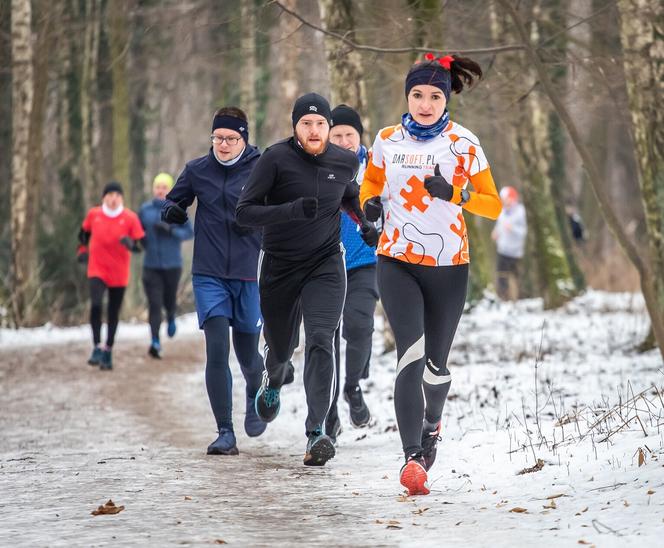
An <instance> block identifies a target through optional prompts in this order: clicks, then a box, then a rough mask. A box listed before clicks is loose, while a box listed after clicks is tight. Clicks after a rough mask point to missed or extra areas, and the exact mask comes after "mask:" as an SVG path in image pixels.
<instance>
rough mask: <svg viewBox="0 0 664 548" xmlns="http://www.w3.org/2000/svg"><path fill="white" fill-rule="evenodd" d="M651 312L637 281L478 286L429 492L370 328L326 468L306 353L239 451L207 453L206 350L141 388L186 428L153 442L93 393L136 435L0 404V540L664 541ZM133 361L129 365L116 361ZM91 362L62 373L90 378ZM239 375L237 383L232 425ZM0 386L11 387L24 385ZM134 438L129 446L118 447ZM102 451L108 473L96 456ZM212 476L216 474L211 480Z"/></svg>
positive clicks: (84, 334)
mask: <svg viewBox="0 0 664 548" xmlns="http://www.w3.org/2000/svg"><path fill="white" fill-rule="evenodd" d="M180 325H181V328H182V329H181V334H183V333H186V332H190V333H193V332H196V325H195V319H193V318H191V317H189V318H181V322H180ZM647 328H648V319H647V316H646V314H645V312H644V305H643V301H642V299H641V298H640V296H636V295H631V294H608V293H602V292H595V291H590V292H588V293H586V294H585V295H583V296H581V297H579V298H577V299H575V300H574V301H572V302H571V303H569V304H568V305H567V306H565V307H563V308H562V309H560V310H556V311H543V310H542V305H541V302H540V301H538V300H527V301H520V302H517V303H496V302H493V301H491V300H486V301H483V302H481V303H480V304H479V305H478V306H476V307H475V308H474V309H473V310H472V311H469V312H468V313H466V314H464V316H463V318H462V321H461V325H460V327H459V331H458V334H457V337H456V341H455V345H454V347H453V350H452V353H451V355H450V369H451V371H452V379H453V380H452V389H451V392H450V398H449V401H448V403H447V405H446V407H445V412H444V419H443V441H442V442H441V444H440V449H439V452H438V460H437V462H436V464H435V466H434V467H433V469H432V470H431V471H430V474H429V478H430V483H431V488H432V492H431V495H429V496H426V497H406V496H404V495H403V493H402V489H401V486H400V485H399V483H398V471H399V468H400V466H401V461H402V456H401V452H400V443H399V436H398V432H397V431H396V425H395V419H394V410H393V402H392V386H393V380H394V369H395V364H396V359H395V355H394V353H390V354H386V355H381V353H380V351H381V345H382V343H381V341H380V338H379V336H378V335H377V334H376V335H375V345H374V350H375V358H374V360H373V362H372V372H371V379H370V381H369V383H368V384H367V389H366V393H367V395H366V398H367V402H368V404H369V406H370V408H371V411H372V413H373V416H374V423H373V425H372V426H371V427H370V428H367V429H362V430H358V429H353V428H352V427H351V426H350V424H349V422H348V417H347V413H346V408H345V404H344V403H343V402H342V403H340V406H341V415H342V422H343V425H344V432H343V433H342V434H341V436H340V437H339V446H338V453H337V456H336V457H335V459H334V460H332V461H330V463H329V464H328V466H326V467H325V468H324V469H315V470H312V469H308V468H306V467H304V466H302V464H301V458H302V453H303V451H304V444H305V438H304V436H303V429H304V427H303V424H304V416H305V406H304V392H303V390H302V387H301V367H300V366H301V355H296V357H295V363H296V367H297V368H298V371H297V373H296V382H295V383H294V384H293V385H289V386H287V387H285V388H284V390H283V391H282V410H281V414H280V416H279V417H278V418H277V420H276V421H275V422H274V423H271V424H270V425H269V427H268V430H267V431H266V433H265V434H264V435H263V436H261V437H260V438H258V439H256V440H250V439H248V438H246V437H245V436H244V434H243V433H239V435H238V445H239V447H240V452H241V455H240V457H236V458H226V459H221V460H220V459H219V458H214V457H206V456H205V455H203V452H204V447H205V445H206V444H207V443H209V442H210V441H212V438H213V434H212V429H211V428H210V426H209V425H210V423H211V419H210V412H209V408H208V404H207V401H206V397H205V385H204V379H203V375H202V363H200V362H201V360H200V354H199V358H198V362H199V363H195V364H192V365H191V366H187V367H186V368H183V369H180V370H177V371H173V373H172V374H169V375H167V376H166V375H164V376H162V377H160V378H159V380H158V382H155V383H154V386H153V387H152V388H151V389H150V390H151V391H152V392H153V393H152V396H150V391H148V392H146V393H145V400H146V401H145V402H142V405H143V407H142V408H141V409H142V413H148V411H146V410H145V409H154V408H159V409H160V414H161V416H160V420H161V421H162V425H163V424H169V428H173V429H174V428H177V432H178V436H179V437H178V438H177V439H178V440H179V442H180V443H181V444H180V445H178V442H172V443H171V444H169V443H167V441H164V439H160V441H159V443H156V442H152V443H150V445H149V448H147V449H146V450H144V448H146V447H147V445H146V441H145V440H146V439H150V438H149V436H150V434H149V428H148V427H147V426H146V425H145V424H143V423H142V422H141V421H142V419H141V416H142V415H141V413H137V412H136V411H135V410H134V411H132V410H131V409H129V408H128V409H122V410H120V409H118V408H117V406H116V407H115V408H112V406H111V405H110V404H104V403H99V404H96V405H100V406H102V407H103V408H104V409H105V410H106V411H105V412H107V413H108V415H107V418H108V419H109V420H110V419H111V418H112V421H113V422H114V424H115V425H116V426H117V425H122V428H121V430H122V431H125V432H132V435H125V436H124V437H122V438H117V439H116V437H114V435H113V433H112V431H111V426H110V425H109V426H108V428H109V431H108V435H107V436H106V437H104V441H103V442H100V443H99V444H94V443H93V444H90V441H89V440H87V441H82V440H83V438H85V437H86V435H87V431H86V432H85V433H84V432H83V431H81V429H84V428H85V427H84V426H83V425H84V424H88V425H90V424H93V425H96V426H95V427H96V428H101V429H103V428H104V426H103V424H104V423H100V422H95V421H96V420H97V417H96V416H93V417H90V418H87V419H86V421H82V419H80V418H79V417H77V416H75V415H74V416H73V417H71V420H72V422H71V423H70V424H69V430H70V433H69V434H68V435H69V436H70V438H69V439H70V441H69V442H68V447H66V448H64V447H62V446H61V445H62V444H61V443H60V442H58V439H57V438H56V439H54V440H50V441H44V440H38V441H36V440H35V439H34V436H35V433H34V430H32V431H31V430H30V429H29V428H27V427H26V426H25V425H22V424H20V421H19V423H16V421H14V422H12V423H11V424H10V423H8V422H7V421H5V422H3V421H2V419H1V418H0V427H1V428H2V430H0V431H5V433H6V437H5V440H4V441H3V439H2V437H4V436H0V492H3V493H6V494H7V495H6V496H5V497H3V498H4V500H3V501H0V544H1V545H5V544H7V543H8V542H10V541H11V542H12V544H16V543H19V544H21V543H22V542H24V543H26V544H34V543H35V541H39V540H41V541H43V540H44V538H45V537H44V536H43V534H42V536H39V535H38V534H29V533H28V532H26V531H27V528H28V525H29V523H35V520H37V522H39V520H41V519H43V520H45V521H44V522H43V523H42V524H41V527H42V531H49V536H48V537H46V538H49V539H50V542H37V543H40V544H41V543H45V544H53V545H56V544H70V545H71V544H82V545H92V544H95V545H98V544H105V543H110V544H118V543H119V544H201V545H204V544H210V543H215V542H218V541H219V540H221V539H222V537H223V540H224V541H225V542H228V543H229V544H236V545H266V546H267V545H311V544H320V545H366V546H372V545H381V546H393V545H419V546H441V545H449V544H452V543H454V542H463V543H464V545H471V546H489V545H490V546H494V547H502V546H539V545H544V544H546V545H552V546H571V545H578V544H581V545H583V544H587V545H597V546H660V545H661V537H662V534H663V533H664V469H663V467H664V393H663V392H662V390H663V387H664V366H663V364H662V360H661V357H660V354H659V353H658V352H657V351H652V352H649V353H646V354H637V353H635V352H634V350H633V347H634V345H635V344H636V343H638V342H639V341H640V340H641V339H642V338H643V336H644V335H645V333H646V331H647ZM146 329H147V328H146V327H145V326H128V325H123V326H121V330H120V337H121V338H123V339H127V338H129V337H134V336H136V337H142V338H143V339H144V340H147V335H146ZM19 333H20V334H15V333H8V332H6V331H2V332H1V333H0V349H3V350H4V351H8V352H14V353H19V354H20V353H21V352H28V351H29V349H30V348H31V345H35V344H38V345H44V344H46V343H49V342H53V343H57V342H71V341H78V340H82V341H87V339H88V337H89V332H88V331H87V328H85V327H82V328H80V329H78V328H76V329H72V330H60V329H47V328H38V329H36V330H21V331H20V332H19ZM193 337H194V336H193V335H192V336H190V337H189V338H186V337H185V338H184V339H183V340H182V342H181V343H180V342H179V343H171V344H182V345H190V346H191V345H194V344H195V345H198V346H200V344H201V341H200V335H196V337H198V338H197V339H196V340H195V341H194V338H193ZM53 348H54V350H53V352H54V355H56V354H57V347H55V346H54V347H53ZM172 348H173V347H172ZM168 350H169V347H168V346H167V347H166V352H167V353H168ZM2 367H3V366H2V365H0V373H2ZM146 367H147V366H146ZM233 367H234V373H236V374H239V372H238V367H237V365H236V364H235V363H234V364H233ZM82 368H83V366H81V369H82ZM88 369H89V368H88ZM128 369H129V367H127V368H126V369H123V364H122V363H120V365H119V366H118V368H117V371H114V372H113V373H112V375H122V374H124V372H125V371H126V370H128ZM85 373H87V374H88V377H87V378H85V379H84V378H82V377H81V379H78V377H76V376H75V378H74V379H73V380H72V382H80V383H84V382H87V383H89V382H90V380H89V379H90V372H89V371H85ZM95 378H97V377H95ZM118 378H122V377H117V376H116V377H114V379H118ZM236 378H237V377H236ZM1 379H2V377H1V376H0V380H1ZM82 385H83V384H82ZM243 388H244V387H243V383H241V382H236V383H235V393H234V401H235V404H236V409H239V410H240V411H236V416H237V417H238V419H237V422H236V431H238V430H241V414H242V413H241V410H242V408H243V405H244V395H243ZM10 390H11V387H10ZM49 390H50V391H51V393H53V394H56V395H57V394H58V393H60V392H61V393H62V394H65V393H66V394H67V395H66V396H61V397H60V396H52V397H54V398H56V399H57V400H58V401H60V400H62V401H65V400H66V401H70V400H69V398H73V397H74V395H72V394H71V392H76V393H78V392H79V391H78V390H75V389H74V388H72V387H71V386H70V387H67V385H66V384H62V385H58V383H54V384H53V385H52V386H51V387H50V388H49ZM58 391H60V392H58ZM0 396H3V397H0V404H2V405H14V406H18V405H24V406H25V405H27V404H28V403H29V402H27V403H26V401H25V400H21V401H18V399H16V398H14V399H12V397H11V394H6V393H5V394H4V395H3V394H2V393H1V392H0ZM164 402H165V403H164ZM161 405H166V407H163V408H161V407H159V406H161ZM25 409H26V410H27V408H25ZM26 412H27V411H26ZM57 412H58V410H57V406H56V409H55V410H54V413H56V414H57ZM169 417H170V418H169ZM172 417H175V418H172ZM168 421H171V422H168ZM79 422H80V423H81V424H80V425H79ZM99 425H101V426H99ZM174 425H177V426H174ZM201 425H203V426H201ZM153 437H154V436H153ZM79 438H80V439H79ZM184 439H186V440H187V442H186V444H185V443H184V442H182V440H184ZM148 443H149V442H148ZM128 455H132V456H131V459H132V462H131V463H128V462H127V461H126V460H113V459H114V458H117V459H128V458H130V457H129V456H128ZM102 457H105V460H103V462H104V463H105V464H104V468H103V470H104V471H105V474H104V475H103V477H100V475H99V473H98V472H97V471H96V470H98V469H99V467H98V466H97V467H96V468H95V466H96V464H99V462H97V461H98V459H101V458H102ZM41 468H44V469H47V470H48V472H45V471H43V470H42V471H41V472H40V469H41ZM74 470H76V475H77V476H78V474H79V473H80V478H79V480H78V481H79V482H82V484H81V485H84V488H85V493H86V494H87V495H89V501H88V500H85V501H82V502H80V503H75V502H70V501H69V498H70V497H71V492H70V493H69V495H70V496H69V497H68V498H67V500H68V502H67V504H66V505H65V507H64V508H63V509H62V510H63V511H64V512H65V513H68V514H67V515H68V520H67V521H65V522H63V521H62V519H61V518H58V519H59V520H60V521H58V520H56V518H53V517H52V516H51V514H48V512H47V511H46V510H45V509H44V508H43V507H44V505H45V503H44V498H46V499H48V498H49V496H55V494H54V493H53V491H54V489H55V487H54V485H58V487H59V488H63V487H62V485H63V482H64V485H65V486H64V489H65V493H61V494H60V497H61V498H62V497H67V492H66V489H67V482H66V481H64V480H63V478H70V477H71V476H72V474H73V473H74ZM46 473H49V474H50V476H44V475H43V474H46ZM40 474H42V476H41V477H40ZM211 478H212V479H213V480H214V481H216V482H218V483H217V485H218V489H217V491H214V490H212V491H211V490H210V485H209V484H210V481H211ZM31 485H40V490H37V491H35V490H31V488H30V487H31ZM77 489H78V488H75V487H73V486H72V487H71V490H72V491H76V494H77V496H76V497H74V498H79V497H80V496H81V494H80V493H79V492H78V491H77ZM106 493H109V494H110V493H115V494H114V495H113V498H114V500H116V499H117V500H116V502H117V503H118V504H125V505H126V507H127V509H126V510H125V511H124V512H122V513H120V514H118V515H117V516H101V517H96V518H93V517H91V516H89V511H90V510H92V509H93V507H94V506H96V504H102V503H103V502H105V501H104V500H100V499H101V498H102V496H106ZM148 493H150V495H149V496H148ZM83 498H85V497H83ZM8 500H9V501H11V503H10V502H8ZM92 501H95V505H94V506H93V503H92ZM183 501H184V502H183ZM155 507H156V508H155ZM42 509H44V511H43V512H42V511H41V510H42ZM47 515H48V516H50V517H48V518H47V517H46V516H47ZM31 516H32V517H31ZM213 516H215V520H214V521H216V522H217V523H216V527H217V528H216V529H215V524H214V523H213V522H212V520H211V519H210V518H212V517H213ZM91 520H96V521H94V522H92V521H91ZM220 523H223V527H221V530H222V532H221V533H219V534H217V533H215V531H218V530H219V529H220V527H219V524H220ZM111 531H112V533H113V535H112V537H111V536H110V532H111ZM185 533H186V534H185Z"/></svg>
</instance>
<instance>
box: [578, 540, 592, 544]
mask: <svg viewBox="0 0 664 548" xmlns="http://www.w3.org/2000/svg"><path fill="white" fill-rule="evenodd" d="M579 544H592V542H588V541H587V540H583V539H581V540H579Z"/></svg>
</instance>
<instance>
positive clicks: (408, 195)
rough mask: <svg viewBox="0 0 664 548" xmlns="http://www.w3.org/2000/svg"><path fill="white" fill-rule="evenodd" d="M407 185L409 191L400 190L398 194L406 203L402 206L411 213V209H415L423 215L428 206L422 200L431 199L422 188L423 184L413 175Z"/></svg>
mask: <svg viewBox="0 0 664 548" xmlns="http://www.w3.org/2000/svg"><path fill="white" fill-rule="evenodd" d="M407 184H408V185H409V186H410V188H411V190H409V191H406V189H405V188H402V189H401V191H400V192H399V195H400V196H401V197H402V198H403V199H404V200H406V203H404V204H403V206H404V207H405V208H406V209H407V210H408V211H413V208H416V209H419V210H420V211H421V212H422V213H424V212H425V211H426V210H427V209H428V208H429V205H428V204H425V203H424V202H423V201H422V198H424V197H425V196H427V197H428V198H429V199H431V195H430V194H429V193H428V192H427V189H426V188H424V183H423V182H422V181H420V180H419V179H418V178H417V177H415V175H413V176H412V177H411V178H410V179H408V181H407Z"/></svg>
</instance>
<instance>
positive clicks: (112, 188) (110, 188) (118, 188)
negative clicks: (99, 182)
mask: <svg viewBox="0 0 664 548" xmlns="http://www.w3.org/2000/svg"><path fill="white" fill-rule="evenodd" d="M110 192H117V193H118V194H124V193H123V192H122V185H121V184H120V183H118V182H117V181H110V182H108V183H106V186H105V187H104V191H103V192H102V193H101V197H102V198H103V197H104V196H106V195H107V194H109V193H110Z"/></svg>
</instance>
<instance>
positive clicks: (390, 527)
mask: <svg viewBox="0 0 664 548" xmlns="http://www.w3.org/2000/svg"><path fill="white" fill-rule="evenodd" d="M386 529H403V527H401V526H399V525H388V526H387V527H386Z"/></svg>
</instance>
